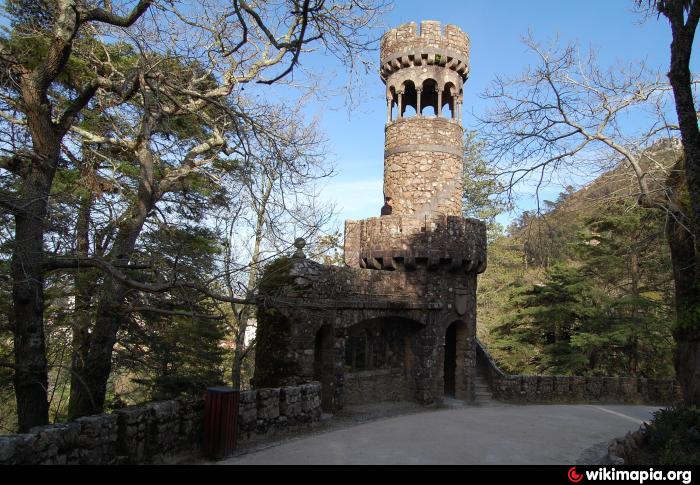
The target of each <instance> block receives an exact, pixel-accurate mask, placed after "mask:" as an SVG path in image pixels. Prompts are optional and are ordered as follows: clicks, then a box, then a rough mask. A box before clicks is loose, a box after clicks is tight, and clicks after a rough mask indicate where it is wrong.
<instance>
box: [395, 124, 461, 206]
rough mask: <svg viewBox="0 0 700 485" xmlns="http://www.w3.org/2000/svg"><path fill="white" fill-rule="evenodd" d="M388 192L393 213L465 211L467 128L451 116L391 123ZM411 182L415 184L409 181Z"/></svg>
mask: <svg viewBox="0 0 700 485" xmlns="http://www.w3.org/2000/svg"><path fill="white" fill-rule="evenodd" d="M385 140H386V141H385V145H384V147H385V148H384V195H385V196H387V197H391V198H392V199H393V204H394V205H393V211H392V215H415V216H417V217H418V218H425V217H426V216H432V215H436V214H442V215H450V216H459V215H461V212H462V127H461V126H460V125H459V124H458V123H456V122H455V121H453V120H448V119H446V118H424V117H420V118H402V119H399V120H396V121H393V122H391V123H389V124H388V125H387V126H386V137H385ZM409 180H410V183H406V182H407V181H409Z"/></svg>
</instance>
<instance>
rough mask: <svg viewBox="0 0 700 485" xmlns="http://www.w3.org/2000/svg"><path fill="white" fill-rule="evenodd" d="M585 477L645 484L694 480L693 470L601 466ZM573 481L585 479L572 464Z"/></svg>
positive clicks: (570, 477) (570, 478) (592, 479)
mask: <svg viewBox="0 0 700 485" xmlns="http://www.w3.org/2000/svg"><path fill="white" fill-rule="evenodd" d="M584 473H585V477H586V480H587V481H599V480H601V481H605V480H610V481H634V482H639V483H640V484H643V483H644V482H646V481H680V482H681V483H683V484H684V485H687V484H689V483H691V482H692V471H690V470H683V471H676V470H669V471H664V470H654V469H653V468H649V469H648V470H615V469H614V468H612V469H608V468H605V467H600V468H598V469H597V470H591V471H589V470H586V471H585V472H584ZM566 476H567V478H568V479H569V481H570V482H571V483H579V482H581V481H582V480H583V477H584V474H582V473H578V472H577V471H576V467H575V466H572V467H571V468H569V471H568V472H567V474H566Z"/></svg>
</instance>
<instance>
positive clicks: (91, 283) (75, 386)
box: [68, 193, 96, 419]
mask: <svg viewBox="0 0 700 485" xmlns="http://www.w3.org/2000/svg"><path fill="white" fill-rule="evenodd" d="M92 204H93V195H92V193H88V194H86V195H85V196H83V197H81V200H80V207H79V209H78V221H77V223H76V252H77V255H78V256H79V257H85V258H87V257H88V256H89V229H90V217H91V210H92ZM95 280H96V274H95V271H94V270H90V269H81V270H79V271H76V273H75V277H74V284H75V310H74V311H73V321H72V322H71V327H72V331H73V339H72V347H73V355H72V359H71V370H72V372H71V381H70V400H69V409H68V415H69V417H70V418H71V419H72V418H75V417H78V416H75V415H74V412H75V409H73V407H72V406H73V404H74V403H76V402H78V401H80V399H81V397H80V395H79V392H80V388H81V387H83V386H85V383H84V382H83V381H82V379H83V378H82V376H83V375H84V371H85V366H86V365H87V359H88V352H89V349H90V327H91V324H92V314H91V312H90V309H91V307H92V294H93V291H94V289H95Z"/></svg>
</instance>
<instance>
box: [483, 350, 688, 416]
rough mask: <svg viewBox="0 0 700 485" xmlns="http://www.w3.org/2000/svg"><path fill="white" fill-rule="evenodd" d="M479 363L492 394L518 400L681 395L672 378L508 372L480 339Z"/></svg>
mask: <svg viewBox="0 0 700 485" xmlns="http://www.w3.org/2000/svg"><path fill="white" fill-rule="evenodd" d="M476 347H477V365H480V366H482V367H483V369H484V370H485V371H486V377H487V379H488V382H489V386H490V387H491V391H492V392H493V397H494V398H496V399H498V400H500V401H508V402H518V403H555V402H558V403H581V402H604V403H648V404H670V403H672V402H675V401H678V400H679V399H680V398H681V393H680V387H679V385H678V383H677V382H676V381H675V380H672V379H646V378H643V377H579V376H536V375H535V376H526V375H508V374H505V373H504V372H503V371H502V370H501V369H499V368H498V365H496V362H495V361H494V360H493V358H492V357H491V355H490V354H489V353H488V351H487V350H486V348H485V347H484V346H483V344H482V343H481V342H479V341H477V346H476Z"/></svg>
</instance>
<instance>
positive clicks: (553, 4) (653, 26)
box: [304, 0, 671, 227]
mask: <svg viewBox="0 0 700 485" xmlns="http://www.w3.org/2000/svg"><path fill="white" fill-rule="evenodd" d="M633 5H634V3H633V1H632V0H607V1H603V0H588V1H563V0H561V1H554V0H531V1H514V0H500V1H499V0H491V1H487V0H459V1H458V0H432V1H425V0H423V1H415V0H397V1H396V4H395V7H394V9H393V11H391V12H390V13H388V14H387V15H386V16H385V17H384V23H385V27H394V26H397V25H399V24H401V23H405V22H410V21H415V22H420V20H439V21H441V22H442V23H443V24H444V23H453V24H456V25H458V26H459V27H461V28H462V30H464V31H465V32H467V33H468V34H469V36H470V38H471V43H472V47H471V74H470V78H469V80H468V81H467V83H466V85H465V89H464V93H465V94H464V125H465V127H469V126H470V125H472V124H473V123H474V118H473V116H472V113H475V114H479V113H481V112H483V111H484V110H485V109H486V108H487V105H486V101H484V100H482V99H480V97H479V94H480V93H482V92H483V91H484V90H485V89H486V87H487V86H488V85H489V83H490V82H491V81H492V80H493V79H494V77H495V76H497V75H506V76H507V75H513V76H514V75H517V74H519V73H520V72H522V71H523V69H524V68H525V67H526V66H527V65H528V64H529V63H531V62H534V59H533V58H532V57H530V56H529V55H527V54H526V49H525V47H524V45H523V44H522V42H521V39H522V37H523V36H524V35H526V34H527V33H528V31H529V32H531V34H532V36H533V37H534V38H535V39H536V40H538V41H542V42H545V43H546V42H548V41H551V40H553V39H555V38H556V37H557V36H558V37H559V39H560V40H561V42H562V43H564V42H569V41H577V42H579V43H580V45H581V47H583V48H584V49H585V48H588V47H592V48H594V49H596V50H597V51H598V54H599V60H600V62H601V64H602V65H610V66H612V65H614V64H616V63H618V62H629V61H633V60H645V61H646V62H647V63H648V64H649V66H653V67H658V68H659V69H662V70H663V72H665V71H666V70H667V69H668V59H669V44H670V41H671V35H670V28H669V26H668V24H667V22H666V21H665V19H663V18H661V19H658V20H657V19H656V17H653V18H651V19H648V20H646V21H643V20H644V19H643V18H642V17H641V15H640V14H639V13H636V12H634V11H633ZM374 58H375V59H374V60H375V67H378V53H375V55H374ZM331 63H332V61H331V60H329V59H328V58H323V57H317V56H314V57H312V58H311V59H308V60H307V63H306V64H305V65H304V67H305V68H307V69H314V68H317V67H321V68H322V69H325V70H328V72H330V71H331V68H330V65H331ZM339 80H340V81H341V82H342V81H343V79H342V75H341V76H340V78H339ZM358 90H359V92H360V93H362V96H360V97H358V99H357V103H356V104H355V105H354V106H353V110H352V111H351V112H349V113H348V110H347V107H346V101H347V99H346V98H345V97H343V96H338V97H337V98H332V99H331V100H330V101H329V102H326V103H324V104H321V103H319V104H318V105H315V104H312V105H310V106H309V110H310V113H309V115H310V116H318V117H319V118H320V126H321V129H322V131H323V132H324V133H325V136H326V137H327V138H328V140H329V148H330V152H331V154H330V155H331V158H332V159H333V160H334V161H335V164H336V167H337V171H338V175H337V176H336V177H335V178H334V179H332V180H331V181H330V182H329V183H327V184H326V186H325V187H324V189H323V193H322V196H323V197H324V198H326V199H328V200H332V201H335V202H336V204H337V208H338V210H339V217H338V219H339V222H340V223H341V224H342V221H343V220H344V219H362V218H366V217H372V216H377V215H379V209H380V207H381V205H382V202H383V201H382V176H383V174H382V170H383V144H384V122H385V116H386V114H385V113H386V107H385V101H384V87H383V84H382V82H381V80H380V78H379V75H378V74H377V73H376V69H375V72H372V73H370V74H368V75H367V76H364V77H362V78H361V85H360V86H358ZM557 191H558V190H557V189H556V188H553V189H551V192H550V194H545V198H547V197H556V193H557ZM520 206H521V208H527V207H528V206H532V202H530V201H528V200H527V198H524V199H522V200H521V201H520ZM505 219H507V218H504V219H503V220H502V222H505ZM341 227H342V226H341Z"/></svg>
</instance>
